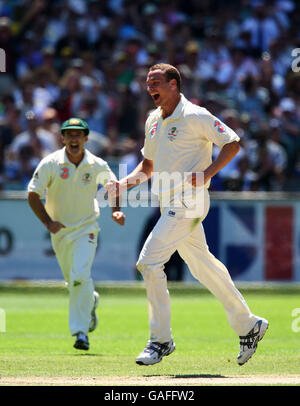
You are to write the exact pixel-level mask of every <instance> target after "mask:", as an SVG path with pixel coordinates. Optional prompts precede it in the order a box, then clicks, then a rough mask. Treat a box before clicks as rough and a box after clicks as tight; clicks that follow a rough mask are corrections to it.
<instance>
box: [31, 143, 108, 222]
mask: <svg viewBox="0 0 300 406" xmlns="http://www.w3.org/2000/svg"><path fill="white" fill-rule="evenodd" d="M111 179H116V177H115V175H114V173H113V172H112V171H111V169H110V168H109V166H108V164H107V162H105V161H104V160H103V159H101V158H98V157H96V156H95V155H93V154H92V153H90V152H89V151H88V150H87V149H85V154H84V158H83V160H82V161H81V162H80V164H79V165H78V167H76V166H75V165H74V164H73V163H71V162H70V161H69V159H68V157H67V154H66V151H65V147H64V148H62V149H60V150H58V151H55V152H53V153H52V154H50V155H48V156H47V157H45V158H44V159H42V160H41V162H40V163H39V165H38V167H37V168H36V170H35V172H34V174H33V177H32V179H31V181H30V183H29V185H28V191H29V192H35V193H37V194H38V195H39V196H40V197H43V194H44V191H45V190H46V203H45V208H46V211H47V213H48V214H49V216H50V217H51V219H52V220H53V221H59V222H61V223H62V224H64V225H65V226H66V227H80V226H83V225H86V224H89V223H92V222H95V220H96V218H97V217H98V216H99V214H100V210H99V206H98V203H97V200H96V198H95V196H96V193H97V188H98V185H99V184H102V185H105V184H106V183H107V182H108V181H109V180H111Z"/></svg>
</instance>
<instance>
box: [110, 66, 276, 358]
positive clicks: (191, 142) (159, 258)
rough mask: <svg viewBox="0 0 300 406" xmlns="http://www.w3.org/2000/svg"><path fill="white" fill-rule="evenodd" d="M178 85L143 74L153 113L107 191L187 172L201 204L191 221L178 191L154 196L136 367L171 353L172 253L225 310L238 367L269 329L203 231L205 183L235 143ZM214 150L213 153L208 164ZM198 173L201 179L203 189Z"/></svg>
mask: <svg viewBox="0 0 300 406" xmlns="http://www.w3.org/2000/svg"><path fill="white" fill-rule="evenodd" d="M180 85H181V77H180V73H179V72H178V70H177V69H176V68H175V67H173V66H171V65H168V64H156V65H154V66H152V67H151V68H150V69H149V72H148V76H147V91H148V93H149V94H150V96H151V97H152V98H153V101H154V104H155V106H156V107H157V108H156V110H154V111H153V112H152V113H151V114H150V115H149V117H148V119H147V121H146V125H145V143H144V148H143V150H142V152H143V156H144V159H143V161H142V162H140V163H139V164H138V165H137V167H136V169H135V170H133V172H131V173H130V174H129V175H128V176H127V177H125V178H123V179H121V180H120V181H119V182H118V181H115V180H112V181H111V182H109V183H107V185H106V189H107V190H108V192H109V193H110V194H111V196H113V195H117V196H118V195H121V194H122V192H123V191H124V190H126V189H128V188H130V187H132V186H135V185H137V184H139V183H141V182H142V181H145V180H147V179H149V178H150V177H151V176H152V174H157V173H158V174H162V173H166V172H167V173H169V174H172V173H176V172H180V174H182V175H184V174H185V173H187V172H189V173H190V175H189V177H188V178H186V182H188V183H190V184H191V185H192V186H193V187H192V186H190V188H191V189H192V190H194V192H195V191H196V190H201V191H202V192H203V196H204V199H203V200H204V202H203V203H204V210H202V211H201V210H200V209H199V212H198V215H197V216H195V217H196V218H189V217H190V215H188V211H189V212H190V207H191V206H189V201H188V200H186V199H184V196H182V191H181V190H180V189H177V188H173V189H172V187H170V188H171V190H169V192H170V191H171V192H172V193H170V199H169V201H167V202H166V201H165V202H163V200H166V198H165V195H166V190H164V189H161V190H159V199H160V206H161V217H160V219H159V220H158V222H157V224H156V225H155V227H154V228H153V230H152V232H151V233H150V234H149V236H148V238H147V240H146V242H145V244H144V246H143V248H142V251H141V253H140V256H139V259H138V262H137V268H138V270H139V271H140V272H141V273H142V275H143V278H144V281H145V285H146V289H147V297H148V309H149V324H150V340H149V341H148V343H147V345H146V347H145V349H144V350H143V351H142V352H141V353H140V354H139V355H138V357H137V359H136V363H137V364H140V365H151V364H156V363H157V362H160V361H161V360H162V358H163V356H166V355H169V354H171V353H172V352H173V351H174V349H175V343H174V341H173V339H172V331H171V305H170V298H169V292H168V288H167V279H166V275H165V272H164V264H165V263H166V262H167V261H168V260H169V258H170V256H171V255H172V254H173V252H174V251H175V250H178V252H179V254H180V256H181V257H182V258H183V259H184V261H185V262H186V263H187V265H188V267H189V269H190V271H191V273H192V275H193V276H194V277H195V278H196V279H198V280H199V282H200V283H202V284H203V285H204V286H206V287H207V288H208V289H209V290H210V291H211V292H212V293H213V294H214V295H215V296H216V297H217V298H218V299H219V300H220V301H221V303H222V305H223V306H224V309H225V312H226V315H227V318H228V321H229V324H230V326H231V327H232V328H233V330H234V331H235V332H236V334H237V335H238V336H239V337H240V352H239V355H238V357H237V362H238V364H239V365H243V364H244V363H245V362H247V361H248V360H249V358H250V357H251V356H252V355H253V353H254V352H255V351H256V348H257V343H258V341H259V340H261V339H262V338H263V336H264V334H265V332H266V330H267V328H268V321H267V320H265V319H263V318H261V317H258V316H255V315H254V314H252V313H251V311H250V310H249V307H248V305H247V304H246V302H245V300H244V298H243V297H242V295H241V294H240V292H239V291H238V290H237V289H236V287H235V285H234V283H233V282H232V280H231V277H230V274H229V272H228V270H227V269H226V267H225V266H224V265H223V264H222V263H221V262H220V261H219V260H218V259H216V258H215V257H214V256H213V255H212V254H211V253H210V251H209V249H208V246H207V244H206V239H205V234H204V230H203V226H202V221H203V220H204V218H205V217H206V215H207V213H208V210H209V204H210V203H209V194H208V187H209V185H210V179H211V178H212V177H213V176H214V175H215V174H216V173H218V172H219V171H220V170H221V169H222V168H223V167H224V166H225V165H226V164H227V163H228V162H230V161H231V160H232V159H233V157H234V156H235V155H236V154H237V152H238V151H239V144H238V141H239V137H238V135H237V134H236V133H235V132H234V131H233V130H231V129H230V128H229V127H227V126H226V125H225V124H224V123H222V122H221V121H220V120H219V119H217V118H216V117H214V116H213V115H212V114H210V113H209V112H208V111H207V110H206V109H205V108H202V107H199V106H197V105H194V104H192V103H191V102H189V101H188V100H187V99H186V98H185V97H184V95H183V94H181V93H180ZM213 143H215V144H216V145H217V146H219V147H220V153H219V155H218V156H217V158H216V159H215V161H214V162H212V145H213ZM197 173H198V174H199V173H202V182H201V177H199V176H197ZM198 188H199V189H198ZM200 188H202V189H200ZM178 200H179V201H182V205H181V207H177V206H178V204H175V202H178ZM195 220H196V221H195Z"/></svg>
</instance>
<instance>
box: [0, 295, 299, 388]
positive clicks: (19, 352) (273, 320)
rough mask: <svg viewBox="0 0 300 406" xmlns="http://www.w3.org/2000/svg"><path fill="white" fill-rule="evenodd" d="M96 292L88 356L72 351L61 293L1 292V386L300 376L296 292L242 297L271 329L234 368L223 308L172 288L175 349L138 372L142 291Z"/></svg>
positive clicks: (144, 329) (144, 335) (234, 342)
mask: <svg viewBox="0 0 300 406" xmlns="http://www.w3.org/2000/svg"><path fill="white" fill-rule="evenodd" d="M97 290H98V291H99V292H100V304H99V308H98V315H99V325H98V328H97V330H96V331H94V332H93V333H91V334H90V336H89V337H90V350H89V351H88V352H84V351H78V350H75V349H74V348H73V343H74V337H71V336H70V334H69V330H68V295H67V292H66V290H64V289H34V288H33V289H22V288H18V289H5V288H2V289H0V308H2V309H4V310H5V313H6V332H2V333H0V385H1V384H3V379H4V378H21V377H23V378H24V377H27V378H32V377H40V378H47V377H53V378H54V377H55V378H58V377H60V378H61V381H62V382H64V379H65V378H72V379H75V378H81V379H83V381H82V382H83V383H84V382H85V381H84V379H87V383H88V384H89V382H91V381H89V379H90V380H92V379H98V378H99V377H115V378H116V377H117V378H118V377H120V385H121V384H122V382H123V381H122V379H124V377H140V378H142V377H144V378H146V377H151V376H152V377H158V376H162V377H164V376H165V377H173V379H174V378H187V379H188V378H200V379H201V377H227V376H243V375H244V376H260V375H264V376H269V375H272V376H273V375H274V376H287V375H289V376H291V375H295V376H296V375H298V377H299V375H300V332H298V333H297V332H294V331H293V330H292V322H293V317H292V310H293V309H295V308H299V307H300V294H299V291H298V292H297V291H291V292H290V293H286V292H281V291H275V292H273V293H271V292H264V291H262V292H261V293H259V292H258V293H257V292H255V293H251V292H247V291H245V292H243V295H244V297H245V299H246V301H247V303H248V304H249V306H250V308H251V310H252V312H253V313H255V314H258V315H261V316H263V317H265V318H267V319H268V320H269V322H270V327H269V330H268V332H267V334H266V336H265V338H264V339H263V340H262V341H261V342H260V344H259V346H258V350H257V352H256V354H255V355H254V356H253V358H252V359H251V360H250V361H249V362H248V363H247V364H245V365H244V366H242V367H240V366H238V365H237V364H236V356H237V354H238V338H237V336H236V335H235V333H234V332H233V330H232V329H231V328H230V327H229V325H228V322H227V319H226V317H225V312H224V310H223V308H222V306H221V304H220V303H219V302H218V301H217V300H216V299H215V298H214V297H213V296H212V295H211V294H210V293H205V292H204V291H203V290H200V289H199V290H197V289H191V291H189V290H188V289H187V290H184V291H181V290H177V289H174V290H172V289H170V293H171V300H172V329H173V336H174V339H175V342H176V351H175V352H174V353H173V354H172V355H170V356H169V357H165V358H164V359H163V361H162V362H161V363H159V364H157V365H153V366H148V367H143V366H138V365H136V364H135V357H136V356H137V354H138V353H139V352H140V351H141V350H142V349H143V347H144V345H145V344H146V341H147V339H148V317H147V301H146V295H145V291H144V290H143V289H139V290H132V291H131V290H130V289H129V290H128V289H124V290H122V289H116V290H115V291H114V289H103V290H101V288H98V289H97ZM298 324H299V325H300V323H298ZM1 380H2V382H1ZM4 382H5V380H4ZM41 382H42V381H41ZM128 382H130V381H128ZM126 384H127V383H126V382H125V385H126ZM141 384H143V381H141ZM174 384H175V380H174Z"/></svg>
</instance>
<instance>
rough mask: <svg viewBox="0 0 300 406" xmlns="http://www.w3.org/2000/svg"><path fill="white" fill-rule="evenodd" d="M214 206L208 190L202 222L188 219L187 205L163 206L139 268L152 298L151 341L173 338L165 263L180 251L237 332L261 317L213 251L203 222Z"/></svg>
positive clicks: (143, 249)
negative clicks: (218, 301)
mask: <svg viewBox="0 0 300 406" xmlns="http://www.w3.org/2000/svg"><path fill="white" fill-rule="evenodd" d="M209 205H210V199H209V194H208V191H207V190H206V189H205V190H204V214H203V216H202V217H201V219H200V221H199V222H198V224H196V225H195V219H193V218H186V216H185V214H186V209H185V208H176V207H175V208H166V209H162V215H161V217H160V219H159V220H158V222H157V224H156V225H155V227H154V228H153V230H152V232H151V233H150V235H149V236H148V238H147V240H146V242H145V244H144V246H143V248H142V251H141V253H140V256H139V259H138V262H137V264H136V266H137V269H138V270H139V271H140V272H141V274H142V275H143V278H144V281H145V286H146V290H147V298H148V312H149V325H150V340H151V341H153V342H154V341H155V342H160V343H164V342H167V341H170V339H171V337H172V335H171V334H172V332H171V304H170V296H169V292H168V288H167V278H166V274H165V272H164V264H165V263H166V262H168V260H169V259H170V257H171V255H172V254H173V253H174V252H175V251H176V250H178V253H179V254H180V256H181V257H182V258H183V260H184V261H185V262H186V264H187V265H188V267H189V270H190V272H191V273H192V275H193V276H194V277H195V278H196V279H197V280H198V281H199V282H200V283H201V284H203V285H204V286H206V288H208V289H209V290H210V292H211V293H212V294H213V295H214V296H215V297H216V298H217V299H219V300H220V301H221V303H222V305H223V307H224V309H225V312H226V315H227V318H228V322H229V324H230V326H231V327H232V328H233V330H234V331H235V332H236V334H237V335H246V334H247V333H248V332H249V331H250V330H251V329H252V328H253V327H254V325H255V323H256V321H257V320H259V317H257V316H255V315H253V314H252V313H251V312H250V310H249V307H248V305H247V304H246V302H245V300H244V298H243V296H242V295H241V294H240V292H239V291H238V290H237V289H236V287H235V286H234V283H233V281H232V279H231V277H230V274H229V272H228V270H227V269H226V267H225V266H224V265H223V264H222V262H220V261H219V260H218V259H216V258H215V257H214V256H213V255H212V254H211V253H210V252H209V248H208V246H207V243H206V238H205V234H204V230H203V225H202V221H203V220H204V218H205V217H206V215H207V213H208V210H209Z"/></svg>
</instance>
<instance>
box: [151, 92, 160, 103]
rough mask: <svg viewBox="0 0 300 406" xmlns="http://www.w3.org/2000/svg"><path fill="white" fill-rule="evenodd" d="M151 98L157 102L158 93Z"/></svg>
mask: <svg viewBox="0 0 300 406" xmlns="http://www.w3.org/2000/svg"><path fill="white" fill-rule="evenodd" d="M152 98H153V100H154V101H157V100H158V99H159V98H160V95H159V93H155V94H153V95H152Z"/></svg>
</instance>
